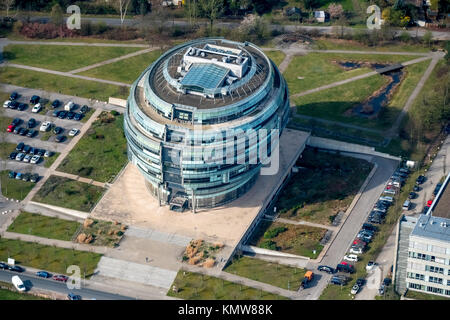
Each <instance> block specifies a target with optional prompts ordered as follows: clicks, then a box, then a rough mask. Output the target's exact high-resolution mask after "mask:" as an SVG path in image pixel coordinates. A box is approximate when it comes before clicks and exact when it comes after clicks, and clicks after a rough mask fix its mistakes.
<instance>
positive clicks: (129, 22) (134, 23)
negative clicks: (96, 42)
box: [23, 16, 450, 40]
mask: <svg viewBox="0 0 450 320" xmlns="http://www.w3.org/2000/svg"><path fill="white" fill-rule="evenodd" d="M23 20H24V19H23ZM30 20H31V21H33V22H47V21H49V20H50V17H47V16H40V17H31V19H30ZM81 21H89V22H91V23H99V22H103V23H105V24H106V25H108V26H112V27H117V26H120V25H122V23H121V20H120V19H119V18H92V17H89V18H81ZM123 25H125V26H129V27H140V26H146V25H149V20H148V19H144V20H142V19H141V18H137V19H125V20H124V21H123ZM188 25H189V22H187V21H185V20H168V21H166V22H165V24H164V26H165V27H170V26H180V27H184V26H188ZM198 25H205V26H207V25H209V23H208V22H206V21H205V22H199V23H198ZM239 25H240V22H224V21H221V20H217V21H216V22H215V26H216V27H217V28H228V29H235V28H237V27H239ZM269 28H270V29H271V30H281V29H284V30H285V31H288V32H295V31H315V32H319V33H321V34H333V33H335V32H336V31H335V29H334V27H333V26H323V27H322V26H304V25H297V24H286V25H284V24H283V25H281V24H270V25H269ZM355 30H361V29H355V28H351V27H345V28H344V31H345V33H352V32H354V31H355ZM427 31H428V30H426V29H423V28H422V29H417V30H416V29H411V30H403V29H393V33H394V34H395V36H398V35H400V34H401V33H403V32H407V33H409V34H410V35H411V36H412V37H415V36H416V34H417V36H419V37H422V36H423V35H424V34H425V33H426V32H427ZM431 32H432V34H433V39H435V40H450V33H449V32H445V31H431Z"/></svg>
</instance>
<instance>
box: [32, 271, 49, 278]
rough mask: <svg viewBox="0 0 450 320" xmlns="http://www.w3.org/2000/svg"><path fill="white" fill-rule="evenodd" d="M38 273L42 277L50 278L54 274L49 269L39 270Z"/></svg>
mask: <svg viewBox="0 0 450 320" xmlns="http://www.w3.org/2000/svg"><path fill="white" fill-rule="evenodd" d="M36 275H37V276H38V277H41V278H50V277H51V276H52V275H51V274H50V273H49V272H47V271H38V272H36Z"/></svg>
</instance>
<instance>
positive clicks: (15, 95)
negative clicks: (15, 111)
mask: <svg viewBox="0 0 450 320" xmlns="http://www.w3.org/2000/svg"><path fill="white" fill-rule="evenodd" d="M17 98H19V94H18V93H17V92H15V91H14V92H13V93H11V95H10V96H9V99H11V100H16V99H17Z"/></svg>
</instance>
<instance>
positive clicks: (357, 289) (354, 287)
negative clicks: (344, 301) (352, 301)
mask: <svg viewBox="0 0 450 320" xmlns="http://www.w3.org/2000/svg"><path fill="white" fill-rule="evenodd" d="M358 291H359V286H358V285H357V284H356V283H355V285H354V286H353V287H352V290H351V291H350V293H351V294H357V293H358Z"/></svg>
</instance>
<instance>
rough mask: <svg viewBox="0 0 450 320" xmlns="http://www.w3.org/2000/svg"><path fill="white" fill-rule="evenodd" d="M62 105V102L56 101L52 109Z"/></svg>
mask: <svg viewBox="0 0 450 320" xmlns="http://www.w3.org/2000/svg"><path fill="white" fill-rule="evenodd" d="M60 105H61V101H59V100H54V101H53V102H52V107H53V108H58V107H59V106H60Z"/></svg>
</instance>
